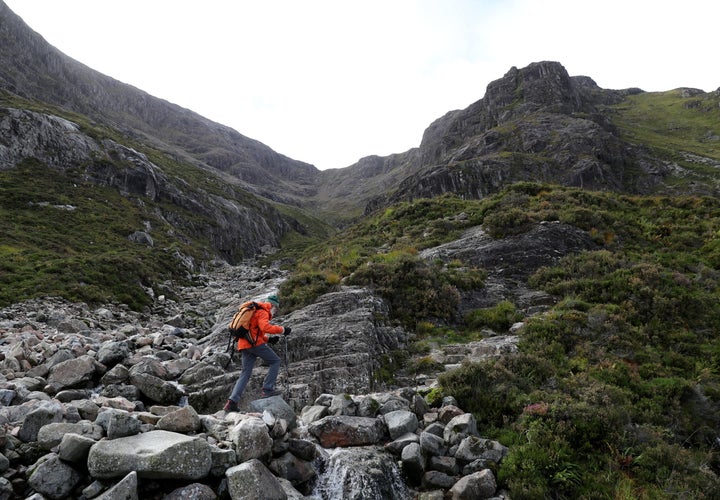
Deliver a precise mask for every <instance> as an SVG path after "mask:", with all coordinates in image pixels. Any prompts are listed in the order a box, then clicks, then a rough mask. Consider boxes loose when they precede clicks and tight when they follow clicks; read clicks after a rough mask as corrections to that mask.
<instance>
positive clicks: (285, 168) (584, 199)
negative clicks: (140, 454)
mask: <svg viewBox="0 0 720 500" xmlns="http://www.w3.org/2000/svg"><path fill="white" fill-rule="evenodd" d="M719 145H720V92H718V91H715V92H709V93H705V92H701V91H699V90H695V89H687V88H681V89H674V90H668V91H666V92H653V93H650V92H644V91H642V90H640V89H623V90H608V89H601V88H599V87H598V86H597V85H596V84H595V82H593V80H592V79H591V78H590V77H587V76H570V75H569V74H568V73H567V72H566V70H565V69H564V67H563V66H562V65H561V64H560V63H559V62H551V61H544V62H537V63H534V64H531V65H529V66H528V67H525V68H520V69H518V68H511V69H510V70H509V71H508V72H507V73H506V74H505V75H504V76H503V77H501V78H499V79H497V80H495V81H493V82H491V83H490V84H489V85H488V87H487V89H486V92H485V95H484V96H483V97H482V98H481V99H479V100H478V101H476V102H475V103H472V104H470V105H469V106H468V107H467V108H465V109H462V110H452V111H449V112H448V113H446V114H445V115H444V116H442V117H439V118H438V119H437V120H435V121H434V122H433V123H431V124H430V125H429V126H428V128H427V129H426V131H425V133H424V135H423V137H422V140H421V142H420V144H419V145H418V147H417V148H413V149H411V150H409V151H406V152H399V153H397V154H394V155H391V156H388V157H379V156H373V155H369V156H367V157H365V158H363V159H361V160H360V161H359V162H358V163H357V164H355V165H352V166H350V167H347V168H344V169H333V170H327V171H322V172H320V171H317V169H315V168H314V167H313V166H312V165H308V164H305V163H302V162H298V161H295V160H292V159H290V158H287V157H285V156H283V155H282V154H280V153H276V152H274V151H273V150H272V149H271V148H269V147H268V146H265V145H264V144H262V143H260V142H259V141H257V140H254V139H250V138H247V137H244V136H242V135H241V134H240V133H239V132H236V131H234V130H231V129H229V128H228V127H225V126H223V125H220V124H217V123H213V122H211V121H209V120H207V119H205V118H203V117H201V116H199V115H197V114H196V113H193V112H192V111H190V110H186V109H183V108H180V107H178V106H176V105H174V104H172V103H168V102H167V101H164V100H162V99H159V98H156V97H153V96H150V95H148V94H147V93H145V92H143V91H141V90H139V89H135V88H133V87H131V86H128V85H126V84H123V83H121V82H117V81H115V80H113V79H110V78H108V77H106V76H104V75H101V74H99V73H97V72H95V71H94V70H92V69H91V68H87V67H85V66H83V65H81V64H79V63H77V62H76V61H73V60H72V59H70V58H68V57H67V56H65V55H63V54H62V53H60V52H59V51H57V50H56V49H54V48H53V47H51V46H49V45H48V44H47V43H46V42H45V41H44V40H43V39H42V37H41V36H40V35H39V34H37V33H34V32H32V31H31V30H30V29H29V28H28V27H27V26H25V25H24V23H23V22H22V20H20V19H19V18H17V16H15V15H14V14H13V13H12V12H10V11H9V9H8V8H7V7H6V6H5V4H4V3H3V2H2V0H0V235H2V239H1V240H0V306H2V307H5V306H8V307H7V308H6V309H5V310H7V311H8V312H7V313H5V314H6V315H7V317H5V318H3V320H4V321H6V327H7V328H8V329H12V330H13V332H14V334H16V335H17V336H18V338H22V336H23V335H24V334H25V333H26V332H25V331H24V328H25V326H26V325H25V324H24V323H23V324H16V321H15V317H14V316H13V315H14V314H16V313H15V312H13V311H14V309H13V307H14V306H13V305H14V304H21V303H22V304H32V307H30V306H27V307H30V309H32V311H30V312H31V313H32V314H31V315H28V316H26V318H27V319H24V320H23V321H26V322H27V323H28V325H30V326H32V327H33V328H35V327H38V328H39V325H40V324H42V328H48V331H49V332H52V331H53V328H54V326H53V325H52V324H50V323H52V322H53V321H55V318H53V317H52V315H50V314H46V313H45V312H43V310H44V308H45V306H47V305H48V304H50V303H51V302H53V301H55V300H56V299H55V297H62V298H64V299H67V300H69V301H71V302H72V303H74V304H83V305H77V306H73V307H76V308H77V309H79V310H81V311H83V310H84V309H85V308H87V307H90V306H87V305H85V303H86V304H91V305H92V308H93V311H95V309H94V308H95V307H99V306H100V305H104V304H112V307H110V306H108V308H107V310H108V311H115V313H112V314H114V315H117V316H118V317H121V316H122V315H123V314H124V313H123V312H122V311H125V310H129V311H130V312H128V313H127V314H128V315H130V314H131V315H132V316H133V318H137V320H136V321H135V320H133V322H134V323H138V325H136V326H134V328H146V327H145V326H142V327H141V326H139V323H140V322H141V320H142V317H143V315H149V314H150V313H152V312H154V311H156V310H158V309H160V310H166V311H165V313H166V314H165V316H167V318H164V319H162V321H167V324H162V325H160V324H159V323H158V324H153V325H151V326H147V331H144V332H143V334H142V335H140V337H142V338H135V337H133V335H131V334H126V333H124V331H122V332H121V331H112V332H111V333H108V335H113V336H115V335H116V336H117V338H118V339H120V340H119V341H120V342H124V341H125V340H128V337H132V338H134V339H136V340H137V341H138V344H137V345H136V346H135V344H133V345H134V346H135V347H138V348H139V349H142V346H141V345H140V343H141V342H146V341H147V339H146V338H145V337H149V336H151V335H153V334H154V333H153V332H155V331H157V330H162V331H163V332H172V333H168V334H167V335H165V334H164V333H163V336H164V337H166V338H167V349H165V348H162V349H159V348H158V346H156V345H154V343H155V341H154V340H152V341H151V342H152V343H153V347H152V348H153V349H156V348H158V349H157V350H159V351H164V352H163V355H164V356H167V357H168V358H174V357H175V355H178V353H176V352H174V351H173V349H175V344H173V342H175V339H174V338H173V337H176V335H175V334H176V333H179V331H178V330H176V329H174V328H172V324H171V323H178V322H185V321H187V324H186V326H187V327H188V329H193V337H192V338H193V339H194V340H197V342H198V344H200V345H202V346H206V347H208V348H213V347H214V348H216V350H217V347H218V344H219V343H221V342H220V335H221V333H222V331H223V330H224V325H225V323H226V321H225V320H226V319H227V318H226V317H225V316H227V313H228V311H229V310H231V309H232V307H233V305H234V303H235V302H236V301H237V300H239V299H240V298H245V297H246V296H248V295H251V294H255V293H260V291H262V292H263V293H266V292H268V291H269V290H271V289H272V290H275V289H277V288H279V289H280V295H281V297H282V299H283V307H284V308H285V311H284V312H283V314H287V316H286V319H288V320H289V321H290V322H291V323H292V325H293V328H294V329H295V327H297V328H296V330H297V333H296V334H295V337H293V338H292V339H291V341H290V342H291V345H292V347H293V349H292V351H291V352H292V355H291V358H292V359H291V360H290V363H291V365H292V366H291V369H292V372H293V374H294V379H293V381H294V382H302V384H304V388H300V389H298V391H299V392H300V394H295V395H293V397H294V398H296V399H303V398H304V399H308V401H305V400H303V404H305V403H309V402H310V401H309V400H310V399H312V398H310V395H312V396H313V397H314V396H319V395H321V394H322V393H323V392H324V391H327V390H331V391H333V392H336V393H342V392H344V391H347V390H350V389H357V390H358V391H360V390H362V391H370V390H371V389H372V388H374V387H377V386H381V387H383V388H388V387H397V388H400V389H399V390H402V388H407V387H411V386H414V385H417V384H420V381H422V383H424V382H425V381H428V383H432V385H429V386H428V387H427V391H426V393H425V394H424V397H425V399H424V401H425V402H426V403H427V404H432V405H440V404H442V401H443V397H452V398H455V400H456V401H457V402H458V403H459V404H460V406H461V407H462V408H464V409H467V411H471V412H472V414H473V415H474V418H475V419H476V420H477V423H478V426H479V428H481V429H482V433H483V435H484V436H487V437H489V438H491V439H493V440H497V441H498V442H500V443H502V445H504V446H506V447H507V448H508V452H507V456H506V457H504V459H503V461H502V463H501V464H500V463H497V462H492V461H491V462H488V463H483V464H482V466H483V467H487V469H486V470H492V471H493V474H495V475H496V477H497V478H498V482H499V485H500V486H501V487H502V488H506V489H507V490H508V491H509V493H510V495H511V497H512V498H513V499H525V498H526V499H536V498H618V499H631V498H633V499H634V498H641V499H655V498H717V497H718V496H720V479H719V478H720V456H719V455H718V435H720V418H719V417H718V415H720V349H719V348H718V339H719V338H720V327H719V326H718V321H717V319H718V317H720V308H719V307H720V306H719V305H718V304H720V267H719V266H720V204H719V203H718V194H719V193H718V190H719V184H718V183H719V180H720V147H719ZM248 260H254V261H255V262H253V264H257V265H258V267H257V268H255V267H254V266H250V265H247V261H248ZM228 263H229V264H232V265H237V266H238V267H237V268H235V267H232V266H229V265H228ZM263 264H265V265H266V267H262V266H263ZM281 267H282V268H283V269H282V270H280V269H279V268H281ZM246 268H247V269H246ZM251 268H252V269H253V272H252V273H251V275H247V276H246V275H244V274H243V273H247V272H248V271H249V270H250V269H251ZM285 273H287V274H288V277H287V279H285V276H286V274H285ZM281 275H282V278H281ZM218 276H221V277H218ZM240 277H243V278H242V279H240ZM280 281H282V283H280ZM189 283H193V284H194V285H195V286H198V285H202V286H198V288H197V289H194V288H193V287H190V286H188V287H186V285H188V284H189ZM204 295H208V296H213V298H212V299H211V298H210V297H204ZM48 297H49V298H48ZM198 297H201V299H198ZM31 298H32V299H34V300H33V301H29V302H23V301H25V300H26V299H31ZM57 300H59V299H57ZM193 300H197V301H200V302H202V300H209V302H208V303H207V304H205V305H203V307H202V308H199V307H196V306H197V304H196V305H195V306H194V305H193V303H192V302H193ZM18 307H19V309H18V310H23V307H26V306H18ZM64 307H65V306H63V308H64ZM68 307H70V306H68ZM36 309H37V310H36ZM100 309H102V307H100ZM216 310H217V311H218V312H215V313H214V311H216ZM38 311H40V312H38ZM23 314H24V313H23ZM78 314H79V316H82V314H84V313H83V312H81V313H78ZM93 314H96V315H97V316H98V318H100V319H98V318H95V317H93V318H92V321H91V322H92V324H93V325H96V326H97V325H100V326H98V327H97V329H98V330H101V329H102V328H103V327H104V326H105V325H103V324H102V323H103V321H104V320H102V317H101V316H100V315H99V313H96V312H93ZM223 315H224V316H223ZM43 318H44V320H43ZM158 321H159V320H158ZM183 324H185V323H183ZM33 325H35V326H33ZM108 325H109V321H108ZM75 326H77V324H75ZM110 327H113V328H114V326H112V325H109V326H108V328H110ZM118 328H119V327H118ZM38 331H39V330H38ZM82 332H83V330H80V332H79V333H78V335H82V334H83V333H82ZM51 335H52V333H48V338H50V336H51ZM98 335H99V336H100V337H102V336H103V335H105V332H98ZM510 337H512V339H513V340H512V341H508V342H507V344H506V345H511V346H513V347H514V348H515V349H514V350H512V349H508V352H505V353H504V354H506V355H502V356H493V357H492V359H486V357H482V359H478V357H475V358H473V357H472V356H469V355H466V354H463V353H467V352H468V351H469V350H471V349H482V348H485V347H487V345H488V344H489V343H491V342H493V341H494V340H498V339H502V340H503V341H504V340H507V339H508V338H510ZM113 338H114V337H113ZM223 339H224V337H223ZM41 340H42V341H41ZM46 342H49V341H47V340H46V339H39V338H38V339H37V342H35V341H34V340H33V341H28V346H27V347H28V349H31V350H32V349H33V348H35V347H37V346H40V347H37V349H45V345H46ZM98 342H100V341H98ZM158 342H160V341H158ZM163 342H164V340H163ZM183 342H184V340H183ZM20 343H22V342H20ZM30 343H32V345H30ZM180 344H181V342H180V341H179V340H178V344H177V345H180ZM468 346H473V347H472V348H471V347H468ZM4 347H5V346H4ZM183 348H189V347H187V345H185V346H183ZM286 348H287V344H286ZM51 350H52V347H47V351H48V352H43V356H45V354H48V353H49V351H51ZM91 350H92V351H93V352H94V351H95V348H94V347H93V349H91ZM6 351H7V352H9V349H7V350H6ZM147 351H148V349H146V350H145V351H144V352H147ZM4 352H5V351H4ZM13 352H17V351H13ZM206 355H207V357H206V358H205V361H206V362H207V363H208V364H209V365H212V363H213V362H212V361H208V359H209V358H212V357H217V352H214V351H213V350H212V349H210V351H209V354H208V353H206ZM3 356H5V354H4V353H3ZM23 356H24V354H23ZM68 356H69V357H73V356H72V354H68ZM88 356H90V355H88ZM178 356H179V355H178ZM21 358H22V356H21ZM13 359H17V365H18V366H20V364H21V361H23V362H26V363H24V365H23V366H24V368H28V366H29V364H30V362H31V361H32V360H33V357H32V355H31V354H28V355H27V357H26V358H23V359H18V358H15V356H14V355H12V356H11V355H8V356H6V357H4V359H2V360H0V362H2V363H3V366H4V367H5V368H6V369H7V370H9V371H7V372H3V376H5V375H4V374H5V373H7V374H8V376H7V377H6V378H8V380H6V381H3V383H6V384H8V385H7V387H10V385H13V384H15V382H13V380H14V379H13V377H15V376H16V373H17V374H18V375H17V376H18V378H20V375H19V373H20V370H14V369H13V366H15V364H14V363H15V362H14V361H13ZM193 361H197V360H193ZM226 361H227V360H226ZM132 362H133V361H127V363H128V364H131V363H132ZM212 366H213V367H212V369H209V371H208V372H207V373H214V374H215V375H214V376H216V377H218V378H222V380H223V381H224V382H223V384H224V385H223V384H218V383H217V382H218V381H217V380H215V379H210V380H209V381H208V380H207V379H203V377H198V379H199V380H198V383H201V384H203V383H209V384H211V385H212V386H211V387H205V386H203V391H205V392H206V393H207V394H204V395H203V397H205V398H206V399H205V400H202V402H197V403H194V404H196V405H197V406H198V407H200V405H201V404H202V405H205V406H206V407H207V408H206V409H208V410H209V409H210V408H214V407H215V406H217V405H218V404H219V402H221V400H222V398H223V397H224V395H225V392H227V391H226V390H225V389H227V386H229V385H232V383H233V381H232V380H230V379H231V378H232V377H230V376H228V374H227V373H226V372H225V371H224V369H221V368H218V367H217V366H215V365H212ZM33 368H35V367H33ZM33 368H30V369H31V370H32V369H33ZM204 368H206V367H204ZM223 368H224V367H223ZM38 370H39V369H38ZM92 371H93V373H95V365H93V368H92ZM98 371H100V370H98ZM36 372H37V373H36V374H37V375H38V377H39V378H40V380H41V382H42V381H44V380H43V377H44V375H40V374H39V373H40V372H39V371H37V370H36ZM23 373H24V372H23ZM23 378H24V377H23ZM26 382H27V381H26ZM17 383H18V384H20V383H21V382H17ZM27 383H32V384H33V385H32V386H33V387H35V385H37V386H38V387H39V389H38V392H41V391H40V389H43V390H48V391H50V392H52V390H53V388H52V387H50V388H49V389H48V387H49V385H47V384H42V383H39V382H37V381H32V382H27ZM130 385H133V384H130ZM169 385H172V384H169ZM13 387H15V386H14V385H13ZM311 389H312V390H311ZM9 390H15V388H13V389H9ZM126 390H128V389H126ZM129 390H132V389H129ZM20 392H22V391H20ZM198 392H202V391H198ZM5 394H7V393H5ZM173 394H175V392H173ZM52 395H53V396H54V394H52ZM46 396H48V397H50V396H51V395H50V394H47V395H46ZM38 397H41V396H38ZM42 397H44V396H42ZM194 397H198V398H199V396H197V395H195V396H194ZM288 399H289V400H292V398H288ZM14 406H18V405H14ZM7 442H10V443H13V442H14V441H13V440H12V439H8V441H7ZM31 451H32V450H31ZM29 453H30V452H29ZM13 456H14V455H13ZM16 460H17V459H16ZM26 465H27V464H23V467H22V468H25V467H26ZM23 486H26V485H23Z"/></svg>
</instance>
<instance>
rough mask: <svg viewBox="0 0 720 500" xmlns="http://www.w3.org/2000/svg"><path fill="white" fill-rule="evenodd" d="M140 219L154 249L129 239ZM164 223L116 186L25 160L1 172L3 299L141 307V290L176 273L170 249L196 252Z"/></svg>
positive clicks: (143, 300)
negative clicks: (81, 179)
mask: <svg viewBox="0 0 720 500" xmlns="http://www.w3.org/2000/svg"><path fill="white" fill-rule="evenodd" d="M28 180H32V182H28ZM145 223H149V224H151V225H152V226H153V227H154V228H155V229H156V231H153V235H154V236H155V241H154V246H153V247H152V248H150V247H147V246H144V245H141V244H138V243H134V242H131V241H129V240H128V237H129V236H130V235H131V234H132V233H133V232H135V231H138V230H143V229H144V227H145ZM162 228H165V229H166V230H165V231H162V230H161V229H162ZM169 229H171V228H170V227H169V226H168V225H167V223H166V222H164V221H162V220H160V219H157V218H148V213H147V212H145V211H144V210H142V209H141V206H140V205H139V204H137V203H134V202H133V201H132V200H130V199H128V198H125V197H123V196H121V195H120V194H119V193H118V192H117V191H115V190H113V189H109V188H101V187H98V186H96V185H92V184H87V183H82V182H75V181H73V179H72V178H71V177H69V176H67V175H65V174H63V173H61V172H59V171H57V170H54V169H51V168H47V167H45V166H44V165H43V164H41V163H39V162H37V161H34V160H27V161H25V162H24V163H22V164H21V165H19V166H18V167H16V168H14V169H11V170H6V171H3V172H0V234H2V247H0V248H1V250H0V252H2V254H3V259H2V264H1V267H0V304H2V305H8V304H10V303H13V302H17V301H19V300H23V299H27V298H33V297H37V296H43V295H58V296H62V297H65V298H67V299H69V300H79V301H86V302H91V303H95V302H103V301H117V302H124V303H126V304H128V305H130V306H131V307H134V308H140V307H143V306H145V305H147V304H148V303H149V300H150V298H149V297H148V295H147V294H146V293H145V292H144V288H152V287H153V286H154V285H155V284H156V283H159V282H161V281H162V280H163V279H178V278H179V276H181V274H180V273H178V270H177V269H176V268H177V266H179V262H178V261H177V260H176V259H175V257H174V251H175V250H179V251H181V252H182V253H184V254H188V255H192V254H194V253H195V251H194V249H193V248H192V247H190V246H187V245H183V244H181V243H178V242H177V241H176V240H170V239H166V238H164V234H166V232H167V230H169Z"/></svg>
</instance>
